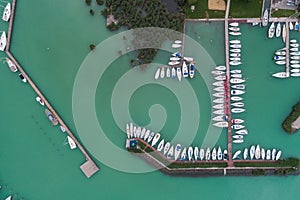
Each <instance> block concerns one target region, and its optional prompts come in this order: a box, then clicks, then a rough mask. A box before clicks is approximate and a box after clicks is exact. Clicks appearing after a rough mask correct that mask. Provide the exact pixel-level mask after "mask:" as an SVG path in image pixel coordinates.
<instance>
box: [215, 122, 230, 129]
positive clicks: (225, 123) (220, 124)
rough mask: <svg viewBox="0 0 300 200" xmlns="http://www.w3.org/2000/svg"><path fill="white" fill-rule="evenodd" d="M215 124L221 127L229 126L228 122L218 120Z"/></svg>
mask: <svg viewBox="0 0 300 200" xmlns="http://www.w3.org/2000/svg"><path fill="white" fill-rule="evenodd" d="M213 125H214V126H216V127H220V128H226V127H228V122H224V121H223V122H216V123H214V124H213Z"/></svg>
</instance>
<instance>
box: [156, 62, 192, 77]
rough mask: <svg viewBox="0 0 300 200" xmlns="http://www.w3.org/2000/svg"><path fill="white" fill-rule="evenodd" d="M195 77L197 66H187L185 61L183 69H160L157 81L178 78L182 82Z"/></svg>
mask: <svg viewBox="0 0 300 200" xmlns="http://www.w3.org/2000/svg"><path fill="white" fill-rule="evenodd" d="M194 75H195V65H194V63H190V64H187V63H186V62H185V61H183V64H182V67H170V66H162V67H159V68H158V69H157V70H156V72H155V76H154V78H155V80H157V79H159V78H161V79H163V78H173V79H174V78H176V77H177V79H178V80H179V81H181V79H182V77H183V78H188V77H190V78H194Z"/></svg>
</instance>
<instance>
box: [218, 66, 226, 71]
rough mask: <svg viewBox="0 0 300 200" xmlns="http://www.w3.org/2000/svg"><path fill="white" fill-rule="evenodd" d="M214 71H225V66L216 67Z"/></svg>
mask: <svg viewBox="0 0 300 200" xmlns="http://www.w3.org/2000/svg"><path fill="white" fill-rule="evenodd" d="M216 70H221V71H224V70H226V67H225V66H217V67H216Z"/></svg>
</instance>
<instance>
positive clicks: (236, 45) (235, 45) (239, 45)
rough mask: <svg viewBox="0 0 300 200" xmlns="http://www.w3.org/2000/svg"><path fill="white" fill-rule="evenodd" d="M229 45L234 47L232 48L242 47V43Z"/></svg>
mask: <svg viewBox="0 0 300 200" xmlns="http://www.w3.org/2000/svg"><path fill="white" fill-rule="evenodd" d="M230 47H231V48H234V49H240V48H242V45H241V44H231V45H230Z"/></svg>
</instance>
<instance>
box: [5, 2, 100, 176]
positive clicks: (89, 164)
mask: <svg viewBox="0 0 300 200" xmlns="http://www.w3.org/2000/svg"><path fill="white" fill-rule="evenodd" d="M15 6H16V0H13V2H12V12H11V19H10V22H9V27H8V41H7V46H6V50H5V52H6V54H7V56H8V57H9V58H10V59H11V60H12V61H13V62H14V63H15V65H16V66H17V68H18V70H19V71H20V72H21V73H22V74H23V76H24V77H25V78H26V79H27V81H28V83H29V84H30V86H31V87H32V89H33V90H34V91H35V92H36V93H37V95H38V96H39V97H40V98H41V99H42V100H43V101H44V102H45V105H46V106H47V108H48V109H49V110H50V112H51V113H52V114H53V116H54V117H55V118H57V120H58V122H59V123H60V125H61V126H63V127H64V128H65V129H66V132H67V133H68V135H69V136H70V137H71V138H72V139H73V140H74V142H75V143H76V145H77V146H78V148H79V150H80V151H81V152H82V154H83V155H84V156H85V158H86V162H84V163H83V164H82V165H81V166H80V169H81V170H82V171H83V173H84V174H85V175H86V177H88V178H89V177H91V176H92V175H93V174H95V173H96V172H97V171H99V168H98V166H97V165H96V163H95V162H94V161H93V160H92V158H91V157H90V156H89V154H88V153H87V151H86V150H85V149H84V147H83V146H82V145H81V144H80V143H79V141H78V140H77V138H76V137H75V136H74V134H73V133H72V132H71V131H70V129H69V128H68V127H67V125H66V124H65V123H64V121H63V120H62V118H61V117H60V116H59V115H58V114H57V112H56V111H55V110H54V108H53V107H52V106H51V104H50V103H49V101H48V100H47V99H46V98H45V96H44V95H43V94H42V92H41V91H40V90H39V88H38V87H37V86H36V85H35V83H34V82H33V81H32V79H31V78H30V77H29V75H28V74H27V73H26V72H25V70H24V69H23V68H22V67H21V65H20V64H19V62H18V61H17V60H16V59H15V57H14V56H13V55H12V53H11V52H10V51H9V47H10V41H11V35H12V27H13V17H14V12H15Z"/></svg>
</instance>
